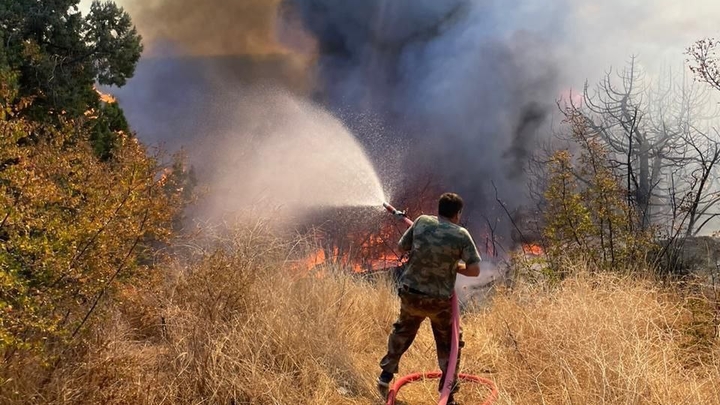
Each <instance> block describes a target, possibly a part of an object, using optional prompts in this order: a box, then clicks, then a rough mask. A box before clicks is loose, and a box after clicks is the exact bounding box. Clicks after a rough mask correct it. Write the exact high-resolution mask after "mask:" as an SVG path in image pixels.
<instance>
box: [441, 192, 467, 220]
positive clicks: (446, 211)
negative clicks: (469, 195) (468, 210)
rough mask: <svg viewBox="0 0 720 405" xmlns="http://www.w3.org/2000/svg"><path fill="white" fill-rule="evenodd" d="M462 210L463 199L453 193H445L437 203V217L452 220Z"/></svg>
mask: <svg viewBox="0 0 720 405" xmlns="http://www.w3.org/2000/svg"><path fill="white" fill-rule="evenodd" d="M462 209H463V199H462V198H460V196H459V195H457V194H455V193H445V194H443V195H441V196H440V201H439V202H438V215H440V216H441V217H445V218H452V217H454V216H455V215H456V214H458V213H459V212H460V211H462Z"/></svg>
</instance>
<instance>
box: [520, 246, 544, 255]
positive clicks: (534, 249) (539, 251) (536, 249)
mask: <svg viewBox="0 0 720 405" xmlns="http://www.w3.org/2000/svg"><path fill="white" fill-rule="evenodd" d="M522 249H523V253H525V254H526V255H531V256H542V255H544V254H545V250H544V249H543V248H542V246H540V245H538V244H535V243H526V244H524V245H523V246H522Z"/></svg>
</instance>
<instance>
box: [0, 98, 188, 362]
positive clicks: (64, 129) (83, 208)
mask: <svg viewBox="0 0 720 405" xmlns="http://www.w3.org/2000/svg"><path fill="white" fill-rule="evenodd" d="M8 97H12V96H8ZM20 113H21V111H20V109H19V108H15V109H6V116H7V118H6V119H3V120H1V121H0V355H4V356H5V358H6V360H7V359H8V357H9V356H11V355H12V353H15V352H17V351H18V350H30V351H42V350H43V349H45V348H47V347H50V346H52V345H58V344H60V345H62V344H63V343H66V342H68V341H69V340H72V338H73V337H75V336H77V335H78V334H79V333H80V332H81V331H82V330H83V327H84V326H85V325H86V324H87V321H88V319H90V318H91V316H92V314H93V313H94V312H96V311H97V310H98V308H101V307H102V302H103V299H104V298H106V297H108V296H111V295H112V293H113V292H114V291H115V289H116V288H117V287H118V286H120V285H123V284H124V283H128V282H131V281H132V280H134V278H133V277H134V276H137V275H141V274H142V273H143V272H145V271H146V270H147V266H144V265H143V263H144V262H143V263H141V259H142V258H144V257H147V256H148V253H147V252H146V251H147V250H148V249H149V247H150V245H151V244H153V243H156V242H158V241H163V240H165V239H167V237H169V236H170V232H171V228H172V223H173V222H172V221H173V219H174V218H175V217H176V215H177V213H178V212H179V210H180V208H181V201H182V191H181V190H173V189H169V188H168V187H167V186H166V179H167V177H168V176H167V173H168V171H171V170H172V168H165V167H163V166H162V165H161V164H160V162H159V160H158V158H154V157H148V155H147V150H146V149H145V147H144V146H143V145H142V144H140V143H139V142H138V141H137V140H136V139H134V138H133V137H131V136H129V135H128V134H126V133H123V132H120V131H119V132H115V135H116V139H115V148H114V151H113V155H112V159H106V160H101V159H98V158H97V156H96V151H95V150H94V147H93V144H92V142H91V137H92V135H91V132H90V131H89V130H86V129H83V127H80V126H78V125H76V123H75V122H74V121H72V120H67V121H61V124H62V125H61V126H55V125H53V126H50V125H47V124H43V123H37V122H32V121H29V120H27V119H23V118H18V116H19V115H21V114H20ZM37 132H43V133H47V134H50V135H51V136H47V137H42V138H40V139H35V140H33V141H29V142H26V141H23V140H24V139H28V138H29V135H30V134H33V133H37Z"/></svg>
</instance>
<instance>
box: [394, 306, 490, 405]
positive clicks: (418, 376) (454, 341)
mask: <svg viewBox="0 0 720 405" xmlns="http://www.w3.org/2000/svg"><path fill="white" fill-rule="evenodd" d="M452 314H453V319H452V338H451V341H450V343H451V346H450V361H449V363H448V369H447V375H448V377H447V378H445V383H444V385H443V388H442V391H441V392H440V401H439V402H438V405H447V401H448V399H449V398H450V393H451V392H452V387H453V384H454V381H453V378H452V376H454V375H455V368H456V367H457V361H458V347H459V345H460V308H459V306H458V302H457V296H456V295H455V294H453V296H452ZM441 377H442V372H440V371H432V372H423V373H414V374H409V375H406V376H404V377H402V378H400V379H398V380H397V381H396V382H395V385H393V387H392V389H391V390H390V392H389V393H388V398H387V403H386V405H394V404H395V398H397V394H398V392H400V389H401V388H402V387H403V386H404V385H405V384H408V383H411V382H415V381H419V380H423V379H438V378H441ZM458 379H460V380H464V381H471V382H475V383H478V384H482V385H484V386H486V387H488V388H489V389H490V396H489V397H488V398H487V399H486V400H485V402H483V403H482V405H491V404H493V403H494V402H495V401H496V400H497V398H498V390H497V387H496V386H495V384H494V383H493V382H492V381H490V380H488V379H486V378H482V377H480V376H476V375H471V374H460V375H458Z"/></svg>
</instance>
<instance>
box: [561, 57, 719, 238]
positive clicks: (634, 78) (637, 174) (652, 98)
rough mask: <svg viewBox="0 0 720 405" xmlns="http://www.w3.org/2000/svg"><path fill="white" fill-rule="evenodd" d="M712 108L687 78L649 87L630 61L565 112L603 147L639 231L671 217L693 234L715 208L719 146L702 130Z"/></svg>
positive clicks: (667, 74)
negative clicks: (579, 119) (580, 120)
mask: <svg viewBox="0 0 720 405" xmlns="http://www.w3.org/2000/svg"><path fill="white" fill-rule="evenodd" d="M710 107H712V105H711V103H710V102H709V97H708V92H707V91H706V90H705V89H702V88H700V87H698V86H696V85H693V83H692V81H691V80H689V79H688V78H687V77H685V75H680V76H679V77H674V76H673V74H672V71H670V70H668V71H666V72H665V74H663V75H661V76H660V78H659V79H657V80H654V81H650V80H648V79H647V78H646V77H645V74H644V72H643V71H642V69H641V68H640V66H639V63H638V61H637V59H636V58H635V57H632V58H631V59H630V60H629V62H628V64H627V66H626V67H625V68H624V69H622V70H621V71H619V72H617V73H613V72H612V71H609V72H607V73H606V75H605V77H604V78H603V80H602V81H600V83H598V85H597V86H596V87H594V88H590V86H589V85H587V84H586V85H585V88H584V91H583V97H582V101H581V102H577V101H574V100H572V99H571V100H570V101H569V106H568V108H565V109H564V112H565V114H566V116H567V115H568V114H578V115H579V116H581V117H583V119H584V120H585V125H586V126H587V127H588V128H589V129H590V131H589V132H588V134H589V136H591V137H593V138H595V140H598V141H600V142H602V143H603V144H604V145H606V146H607V148H608V150H609V151H610V152H611V156H610V158H611V164H612V166H613V168H614V170H615V171H616V172H617V174H618V175H619V176H620V177H621V178H622V179H623V182H624V183H625V184H624V186H625V187H626V189H627V190H628V195H627V199H628V204H630V205H632V206H633V207H635V212H636V213H637V216H638V221H637V223H638V224H639V226H640V227H641V228H642V229H647V228H648V227H649V226H651V225H653V224H654V223H655V224H657V223H659V222H665V221H664V220H665V219H666V218H667V216H668V215H670V216H671V217H672V218H673V220H676V219H677V220H678V221H677V223H681V224H682V225H681V226H682V227H683V229H684V232H686V233H687V234H695V233H697V232H698V231H699V229H698V226H700V225H704V224H706V222H704V219H706V218H705V217H706V214H707V213H709V212H710V210H711V208H710V207H711V206H712V205H714V204H715V203H716V202H717V201H715V200H714V199H713V198H711V196H710V195H709V192H710V190H712V189H713V186H714V180H713V179H714V172H715V170H716V165H715V160H716V156H715V153H714V150H715V148H716V147H717V145H716V144H715V143H714V142H713V139H712V137H710V136H707V135H706V134H708V133H709V132H708V131H709V130H708V129H706V128H703V125H704V123H706V122H707V120H708V119H709V118H711V117H713V116H715V115H716V111H714V110H713V109H712V108H710ZM703 179H704V180H703ZM668 191H670V193H669V194H668ZM698 193H699V194H698ZM679 200H682V201H681V202H680V201H679ZM693 202H696V203H693ZM668 207H670V208H668ZM692 207H694V211H693V212H689V211H688V210H689V209H693V208H692ZM673 208H675V209H673ZM706 208H707V210H706ZM680 217H682V218H680ZM699 217H703V220H702V221H699ZM677 223H676V224H675V225H677Z"/></svg>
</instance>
